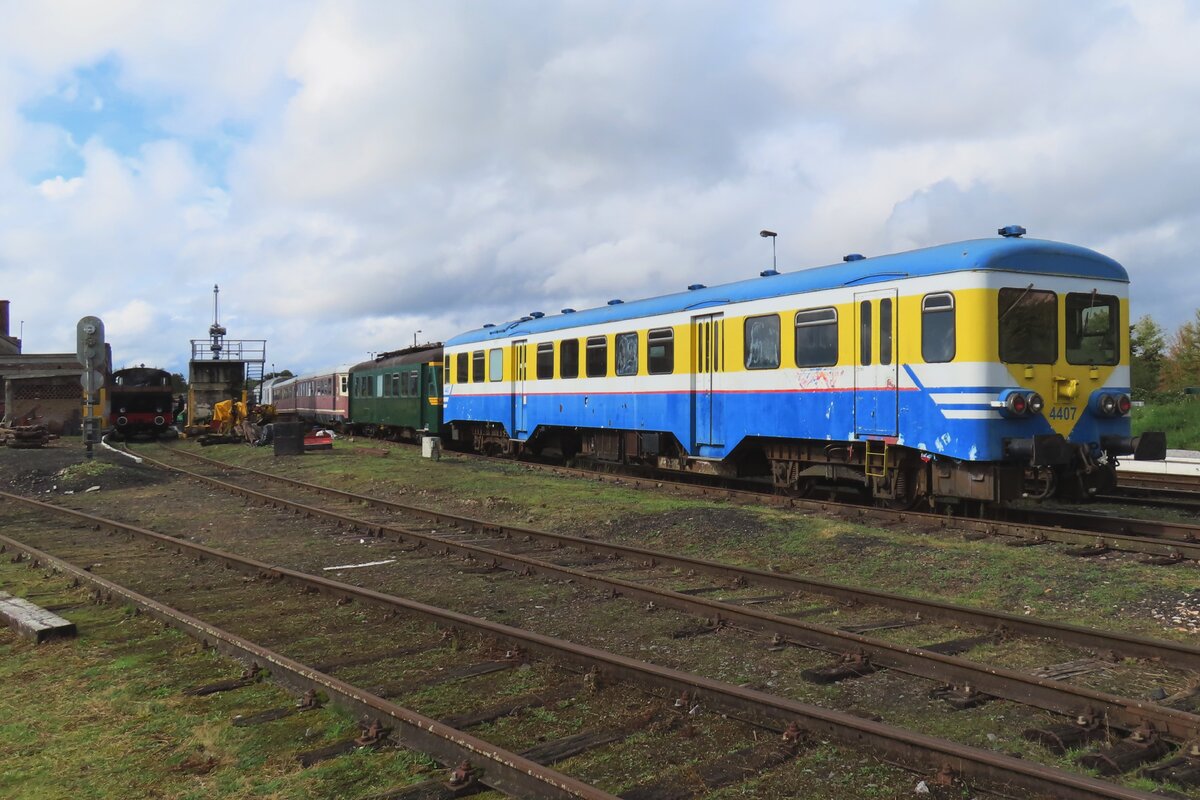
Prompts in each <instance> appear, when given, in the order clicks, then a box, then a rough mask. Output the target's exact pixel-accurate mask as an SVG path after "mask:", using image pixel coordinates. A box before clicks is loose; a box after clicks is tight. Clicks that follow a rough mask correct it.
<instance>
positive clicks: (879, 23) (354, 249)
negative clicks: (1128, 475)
mask: <svg viewBox="0 0 1200 800" xmlns="http://www.w3.org/2000/svg"><path fill="white" fill-rule="evenodd" d="M67 18H69V19H71V20H72V21H73V23H72V24H70V25H64V24H63V20H64V19H67ZM5 19H6V24H5V26H4V27H3V28H2V29H0V53H3V54H4V55H3V56H0V273H2V274H3V278H4V282H3V285H4V286H5V289H4V290H3V291H4V293H5V294H6V295H7V296H8V297H9V299H12V300H14V307H13V314H14V315H15V316H17V317H18V318H25V319H27V320H30V321H31V325H27V340H28V342H29V343H30V345H31V346H32V347H34V348H35V349H43V350H62V349H69V346H70V343H71V342H73V329H74V322H75V320H76V319H77V318H78V317H79V316H82V315H83V314H85V313H96V312H97V309H99V310H105V309H107V311H106V313H108V314H112V315H114V316H113V319H114V322H115V323H119V324H110V326H109V328H110V332H111V334H110V338H111V339H112V341H113V344H114V350H116V351H117V353H118V360H121V355H120V354H121V353H130V354H135V353H136V354H138V355H137V359H139V360H145V359H147V358H156V359H161V360H162V361H163V362H164V363H169V364H170V365H172V366H173V367H174V368H176V369H183V368H184V366H185V365H184V363H183V362H184V361H185V360H186V357H187V342H188V340H189V339H191V338H193V337H203V336H204V333H205V331H206V330H207V327H208V324H209V323H210V321H211V301H212V295H211V288H212V285H213V284H214V283H220V284H221V287H222V295H221V297H222V309H223V317H224V321H225V322H226V324H227V327H229V329H230V333H231V335H232V336H235V337H245V338H261V337H267V338H269V339H270V340H271V341H270V342H269V344H268V353H269V358H270V359H271V360H272V361H273V362H274V363H275V364H276V365H277V366H278V367H279V368H283V367H284V366H288V367H291V368H293V369H303V368H307V367H315V366H318V365H321V364H332V363H336V362H339V361H354V360H358V359H359V358H360V357H362V358H365V357H366V353H367V352H368V351H378V350H386V349H393V348H395V347H398V346H402V345H403V344H405V343H410V340H411V335H412V332H413V331H415V330H417V329H421V330H423V331H424V332H425V333H424V334H423V336H422V338H425V336H431V337H437V338H441V337H447V336H450V335H453V334H455V333H457V332H459V331H460V330H462V329H463V328H464V327H474V326H475V325H478V324H480V323H482V322H485V321H493V322H499V321H501V320H502V319H503V318H505V317H512V316H515V315H518V314H522V313H526V312H528V311H531V310H543V311H548V312H552V311H556V310H557V309H559V308H561V307H563V306H574V307H577V308H582V307H586V306H588V305H593V304H600V303H603V302H605V301H606V300H608V299H610V298H612V297H622V298H624V299H631V298H635V297H639V296H648V295H653V294H660V293H667V292H672V291H678V290H680V289H682V288H683V287H685V286H686V285H687V284H689V283H696V282H700V283H707V284H709V285H713V284H717V283H720V282H722V281H726V280H732V279H736V278H741V277H751V276H754V275H756V274H757V273H758V271H759V270H760V269H762V268H764V267H766V266H768V265H769V264H770V257H771V256H770V246H769V243H767V242H765V241H764V240H762V239H760V238H759V237H758V235H757V232H758V231H759V230H760V229H761V228H764V227H766V228H771V229H773V230H776V231H778V232H779V238H778V241H777V244H778V247H779V266H780V268H781V269H783V270H791V269H797V268H802V267H805V266H811V265H813V264H819V263H830V262H834V261H837V260H838V259H840V257H841V256H842V255H843V254H845V253H848V252H863V253H866V254H868V255H870V254H878V253H881V252H887V251H889V250H895V249H903V248H908V247H918V246H925V245H929V244H933V243H937V242H942V241H948V240H952V239H956V238H967V237H976V236H988V235H992V234H993V232H994V231H995V229H996V228H997V227H999V226H1000V225H1004V224H1009V223H1021V224H1024V225H1025V226H1026V227H1028V228H1029V229H1030V233H1031V235H1036V236H1044V237H1047V238H1058V239H1063V240H1067V241H1072V242H1075V243H1078V244H1082V245H1085V246H1091V247H1094V248H1096V249H1100V250H1102V251H1105V252H1108V253H1109V254H1110V255H1113V256H1114V257H1117V258H1118V259H1120V260H1122V261H1123V262H1124V263H1125V264H1126V266H1127V267H1128V268H1129V269H1130V271H1131V273H1132V274H1133V278H1134V283H1133V296H1134V314H1135V315H1137V314H1139V313H1145V312H1147V311H1153V313H1155V314H1156V316H1159V318H1160V321H1161V322H1163V323H1164V324H1166V325H1167V326H1168V327H1171V326H1174V325H1177V324H1178V323H1179V322H1182V321H1183V320H1184V319H1187V318H1190V316H1191V314H1192V311H1193V308H1194V306H1195V305H1196V304H1197V300H1196V295H1195V293H1194V291H1191V290H1190V288H1189V287H1188V286H1187V285H1186V284H1185V283H1184V281H1185V278H1184V277H1182V276H1185V275H1186V274H1187V271H1186V270H1185V269H1184V268H1183V265H1188V266H1190V261H1191V254H1192V253H1194V252H1195V251H1196V249H1197V246H1198V245H1200V233H1197V231H1200V228H1198V227H1197V226H1196V225H1195V224H1194V223H1195V221H1196V218H1197V217H1198V216H1200V185H1198V184H1197V183H1196V182H1195V181H1194V180H1192V176H1194V175H1195V174H1196V173H1197V168H1198V167H1200V163H1197V162H1198V161H1200V148H1198V147H1197V146H1196V144H1195V142H1194V132H1195V130H1197V129H1198V128H1200V55H1198V54H1197V51H1196V49H1195V48H1193V47H1192V46H1191V44H1190V43H1191V42H1192V41H1194V40H1195V39H1196V38H1197V36H1198V35H1200V15H1198V13H1197V9H1196V8H1195V7H1194V6H1192V5H1190V4H1187V3H1183V2H1163V3H1155V4H1146V3H1123V2H1115V1H1112V2H1102V3H1083V2H1082V1H1081V0H1080V1H1079V2H1067V3H1064V4H1059V5H1052V6H1048V5H1046V4H1044V3H1038V2H1033V0H1018V1H1017V2H1012V3H1009V4H1006V5H1005V7H1004V9H1003V11H1002V12H997V11H996V9H994V8H992V7H990V6H980V5H971V4H962V3H957V2H951V1H950V0H924V1H921V0H918V1H917V2H910V3H903V4H897V3H888V2H882V1H881V2H876V3H868V4H858V5H851V6H845V5H838V4H807V3H804V4H797V3H782V2H780V3H771V2H766V3H761V4H756V5H753V6H745V5H744V4H736V3H712V4H701V5H696V4H693V3H679V2H664V3H656V4H650V5H648V4H644V3H636V2H624V3H621V2H618V3H603V4H600V3H589V2H572V3H566V4H547V3H540V2H531V1H529V2H513V3H505V4H503V5H496V6H492V5H486V4H478V3H467V2H445V3H438V4H421V3H415V2H401V3H383V4H380V3H370V2H363V3H350V2H332V0H329V1H328V2H326V1H317V2H309V3H270V2H267V3H261V4H255V5H246V4H239V3H234V2H232V0H222V1H221V2H215V3H206V4H200V5H178V4H167V5H163V4H153V3H145V2H135V1H134V0H118V1H117V2H113V3H107V4H105V5H104V7H103V8H101V7H97V6H95V5H94V4H90V3H86V2H83V1H82V0H79V2H75V3H66V2H64V3H56V4H25V5H17V6H15V7H12V8H10V9H8V11H7V13H6V18H5ZM102 59H104V60H107V61H108V62H111V63H112V64H114V65H115V67H114V68H115V70H116V81H117V84H118V88H119V90H120V92H121V93H122V97H123V98H125V97H128V98H135V99H140V100H141V101H142V102H143V104H144V107H145V109H146V117H145V120H144V121H145V123H146V124H147V127H146V129H144V130H134V131H128V130H121V129H120V128H116V129H114V128H113V127H111V126H109V127H104V128H101V129H99V130H98V132H94V133H89V134H86V135H84V136H80V137H79V140H80V141H81V142H82V144H78V143H77V142H76V141H75V140H74V139H73V138H72V130H71V129H70V128H69V126H68V125H65V124H64V125H62V126H58V125H55V124H53V123H51V122H46V121H43V122H40V123H33V122H30V121H29V120H28V119H27V118H26V115H25V113H24V110H25V109H26V108H27V107H28V105H29V104H30V103H33V102H36V101H37V100H38V99H39V98H43V97H47V96H50V95H54V94H56V93H58V94H60V95H61V94H63V93H70V92H74V93H75V95H73V96H78V95H79V94H81V93H82V89H81V87H80V86H79V85H78V83H77V80H76V78H75V76H76V72H77V71H78V70H80V69H86V68H88V67H90V66H94V65H95V64H96V63H97V62H99V61H100V60H102ZM86 98H87V96H86V95H85V99H86ZM91 102H92V103H93V106H92V107H93V109H94V110H97V111H98V110H104V111H105V114H104V118H105V119H106V120H108V119H109V118H110V117H113V118H116V119H117V120H118V121H117V122H115V123H113V124H116V125H118V126H119V125H120V124H121V123H120V121H119V119H120V118H119V115H118V114H117V112H118V108H117V105H118V104H117V103H115V102H114V101H113V98H112V97H107V98H102V97H100V96H99V95H97V96H95V97H94V98H93V99H92V100H91ZM97 103H98V104H101V105H100V107H97V106H96V105H95V104H97ZM122 137H123V138H122ZM130 140H132V141H134V144H133V145H130V144H129V141H130ZM64 161H71V162H72V163H75V162H76V161H78V162H79V163H81V164H82V168H81V170H80V172H79V174H77V175H75V174H73V173H72V172H70V171H68V170H66V169H64V168H62V166H61V164H62V162H64ZM34 276H36V277H34ZM47 286H53V287H66V288H65V290H64V291H61V292H48V291H47V290H46V287H47ZM139 304H144V305H139ZM1143 304H1144V305H1143ZM1139 306H1141V308H1139ZM146 320H149V322H146ZM139 325H140V327H139Z"/></svg>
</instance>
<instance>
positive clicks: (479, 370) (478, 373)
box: [471, 350, 483, 383]
mask: <svg viewBox="0 0 1200 800" xmlns="http://www.w3.org/2000/svg"><path fill="white" fill-rule="evenodd" d="M471 383H483V351H482V350H476V351H475V352H474V353H471Z"/></svg>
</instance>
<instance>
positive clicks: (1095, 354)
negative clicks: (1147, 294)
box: [1066, 292, 1121, 365]
mask: <svg viewBox="0 0 1200 800" xmlns="http://www.w3.org/2000/svg"><path fill="white" fill-rule="evenodd" d="M1066 307H1067V361H1069V362H1070V363H1072V364H1092V365H1101V364H1104V365H1112V364H1116V363H1117V361H1118V360H1119V358H1120V353H1121V348H1120V346H1119V345H1120V341H1121V337H1120V330H1121V326H1120V319H1121V311H1120V309H1121V306H1120V303H1119V302H1118V300H1117V298H1115V297H1113V296H1112V295H1109V294H1096V293H1095V292H1091V293H1088V294H1082V293H1081V294H1068V295H1067V305H1066Z"/></svg>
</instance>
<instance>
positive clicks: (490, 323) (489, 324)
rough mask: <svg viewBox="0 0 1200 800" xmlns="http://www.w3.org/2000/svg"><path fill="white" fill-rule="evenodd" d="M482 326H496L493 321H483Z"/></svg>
mask: <svg viewBox="0 0 1200 800" xmlns="http://www.w3.org/2000/svg"><path fill="white" fill-rule="evenodd" d="M483 327H485V328H494V327H496V323H494V322H485V323H483Z"/></svg>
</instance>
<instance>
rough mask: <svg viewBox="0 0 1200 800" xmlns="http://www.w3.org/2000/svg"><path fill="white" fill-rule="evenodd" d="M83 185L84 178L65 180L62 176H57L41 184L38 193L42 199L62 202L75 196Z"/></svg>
mask: <svg viewBox="0 0 1200 800" xmlns="http://www.w3.org/2000/svg"><path fill="white" fill-rule="evenodd" d="M82 185H83V178H79V177H75V178H70V179H69V180H64V179H63V176H62V175H56V176H55V177H53V178H47V179H46V180H44V181H42V182H41V183H39V184H38V191H39V192H41V194H42V197H45V198H46V199H48V200H60V199H62V198H64V197H70V196H71V195H73V194H75V192H77V191H79V187H80V186H82Z"/></svg>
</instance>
